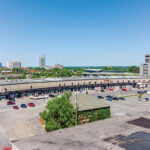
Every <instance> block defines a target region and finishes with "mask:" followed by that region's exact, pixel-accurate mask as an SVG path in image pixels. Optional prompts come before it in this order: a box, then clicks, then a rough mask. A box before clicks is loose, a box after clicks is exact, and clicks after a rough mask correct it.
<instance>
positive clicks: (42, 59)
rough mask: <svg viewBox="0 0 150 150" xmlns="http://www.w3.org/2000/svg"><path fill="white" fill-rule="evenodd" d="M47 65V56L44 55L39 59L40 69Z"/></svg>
mask: <svg viewBox="0 0 150 150" xmlns="http://www.w3.org/2000/svg"><path fill="white" fill-rule="evenodd" d="M45 64H46V58H45V56H44V55H43V56H40V58H39V67H40V68H45Z"/></svg>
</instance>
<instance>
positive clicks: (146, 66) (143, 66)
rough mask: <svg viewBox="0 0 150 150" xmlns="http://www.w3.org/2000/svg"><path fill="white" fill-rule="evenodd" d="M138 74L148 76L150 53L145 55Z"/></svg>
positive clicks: (149, 73) (149, 71) (149, 72)
mask: <svg viewBox="0 0 150 150" xmlns="http://www.w3.org/2000/svg"><path fill="white" fill-rule="evenodd" d="M140 75H141V76H145V77H148V76H150V54H147V55H145V63H142V64H141V65H140Z"/></svg>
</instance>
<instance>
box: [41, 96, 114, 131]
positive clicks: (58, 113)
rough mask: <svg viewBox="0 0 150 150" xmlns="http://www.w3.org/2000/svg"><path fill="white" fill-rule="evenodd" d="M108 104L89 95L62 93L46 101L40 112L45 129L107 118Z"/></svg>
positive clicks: (108, 114) (108, 113) (49, 129)
mask: <svg viewBox="0 0 150 150" xmlns="http://www.w3.org/2000/svg"><path fill="white" fill-rule="evenodd" d="M110 116H111V114H110V106H109V105H107V104H105V103H102V102H100V101H99V100H98V99H95V98H93V97H92V96H89V95H73V96H72V95H71V93H64V94H63V95H61V96H60V97H56V98H54V99H53V100H52V101H48V103H47V105H46V108H45V110H44V111H43V112H41V113H40V117H41V119H42V123H44V125H45V130H46V131H53V130H57V129H61V128H67V127H72V126H75V125H79V124H83V123H88V122H92V121H96V120H101V119H105V118H109V117H110Z"/></svg>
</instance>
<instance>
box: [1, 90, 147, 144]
mask: <svg viewBox="0 0 150 150" xmlns="http://www.w3.org/2000/svg"><path fill="white" fill-rule="evenodd" d="M137 91H138V90H130V91H120V90H117V91H107V92H97V91H91V92H89V94H90V95H92V96H94V97H97V96H100V95H101V96H104V97H105V96H106V95H114V96H118V97H122V96H127V95H135V94H137ZM144 97H148V98H150V95H148V94H145V95H143V98H144ZM99 100H100V101H104V102H106V103H108V104H110V106H111V114H112V117H116V116H121V115H122V116H124V115H129V116H132V115H136V114H138V113H140V112H150V111H149V106H150V101H144V100H141V101H139V100H138V97H137V96H133V97H128V98H125V100H113V101H107V100H106V98H105V99H99ZM29 102H33V103H34V104H35V107H29V106H28V107H27V108H21V107H20V105H21V104H28V103H29ZM15 105H17V106H19V110H15V109H13V108H12V106H8V105H7V101H6V100H2V101H0V122H1V124H0V133H1V131H5V134H6V135H7V137H8V138H9V139H10V140H11V141H15V140H21V139H24V138H27V137H30V136H34V135H40V134H42V133H45V130H44V128H43V127H42V125H41V124H40V122H39V113H40V112H41V111H42V110H44V108H45V105H46V100H44V99H43V100H31V99H29V98H27V97H23V98H19V99H16V104H15Z"/></svg>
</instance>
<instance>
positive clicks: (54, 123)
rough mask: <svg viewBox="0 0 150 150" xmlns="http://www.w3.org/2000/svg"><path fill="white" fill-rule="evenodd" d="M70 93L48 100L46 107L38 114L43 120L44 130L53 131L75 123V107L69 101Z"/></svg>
mask: <svg viewBox="0 0 150 150" xmlns="http://www.w3.org/2000/svg"><path fill="white" fill-rule="evenodd" d="M70 96H71V95H70V94H68V93H65V94H63V95H62V96H61V97H57V98H54V99H53V100H52V101H48V103H47V106H46V109H45V110H44V111H43V112H42V113H41V114H40V116H41V118H42V119H43V120H44V121H45V130H46V131H53V130H57V129H61V128H67V127H71V126H74V125H75V109H74V108H73V105H72V104H71V103H70V100H69V99H70Z"/></svg>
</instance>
